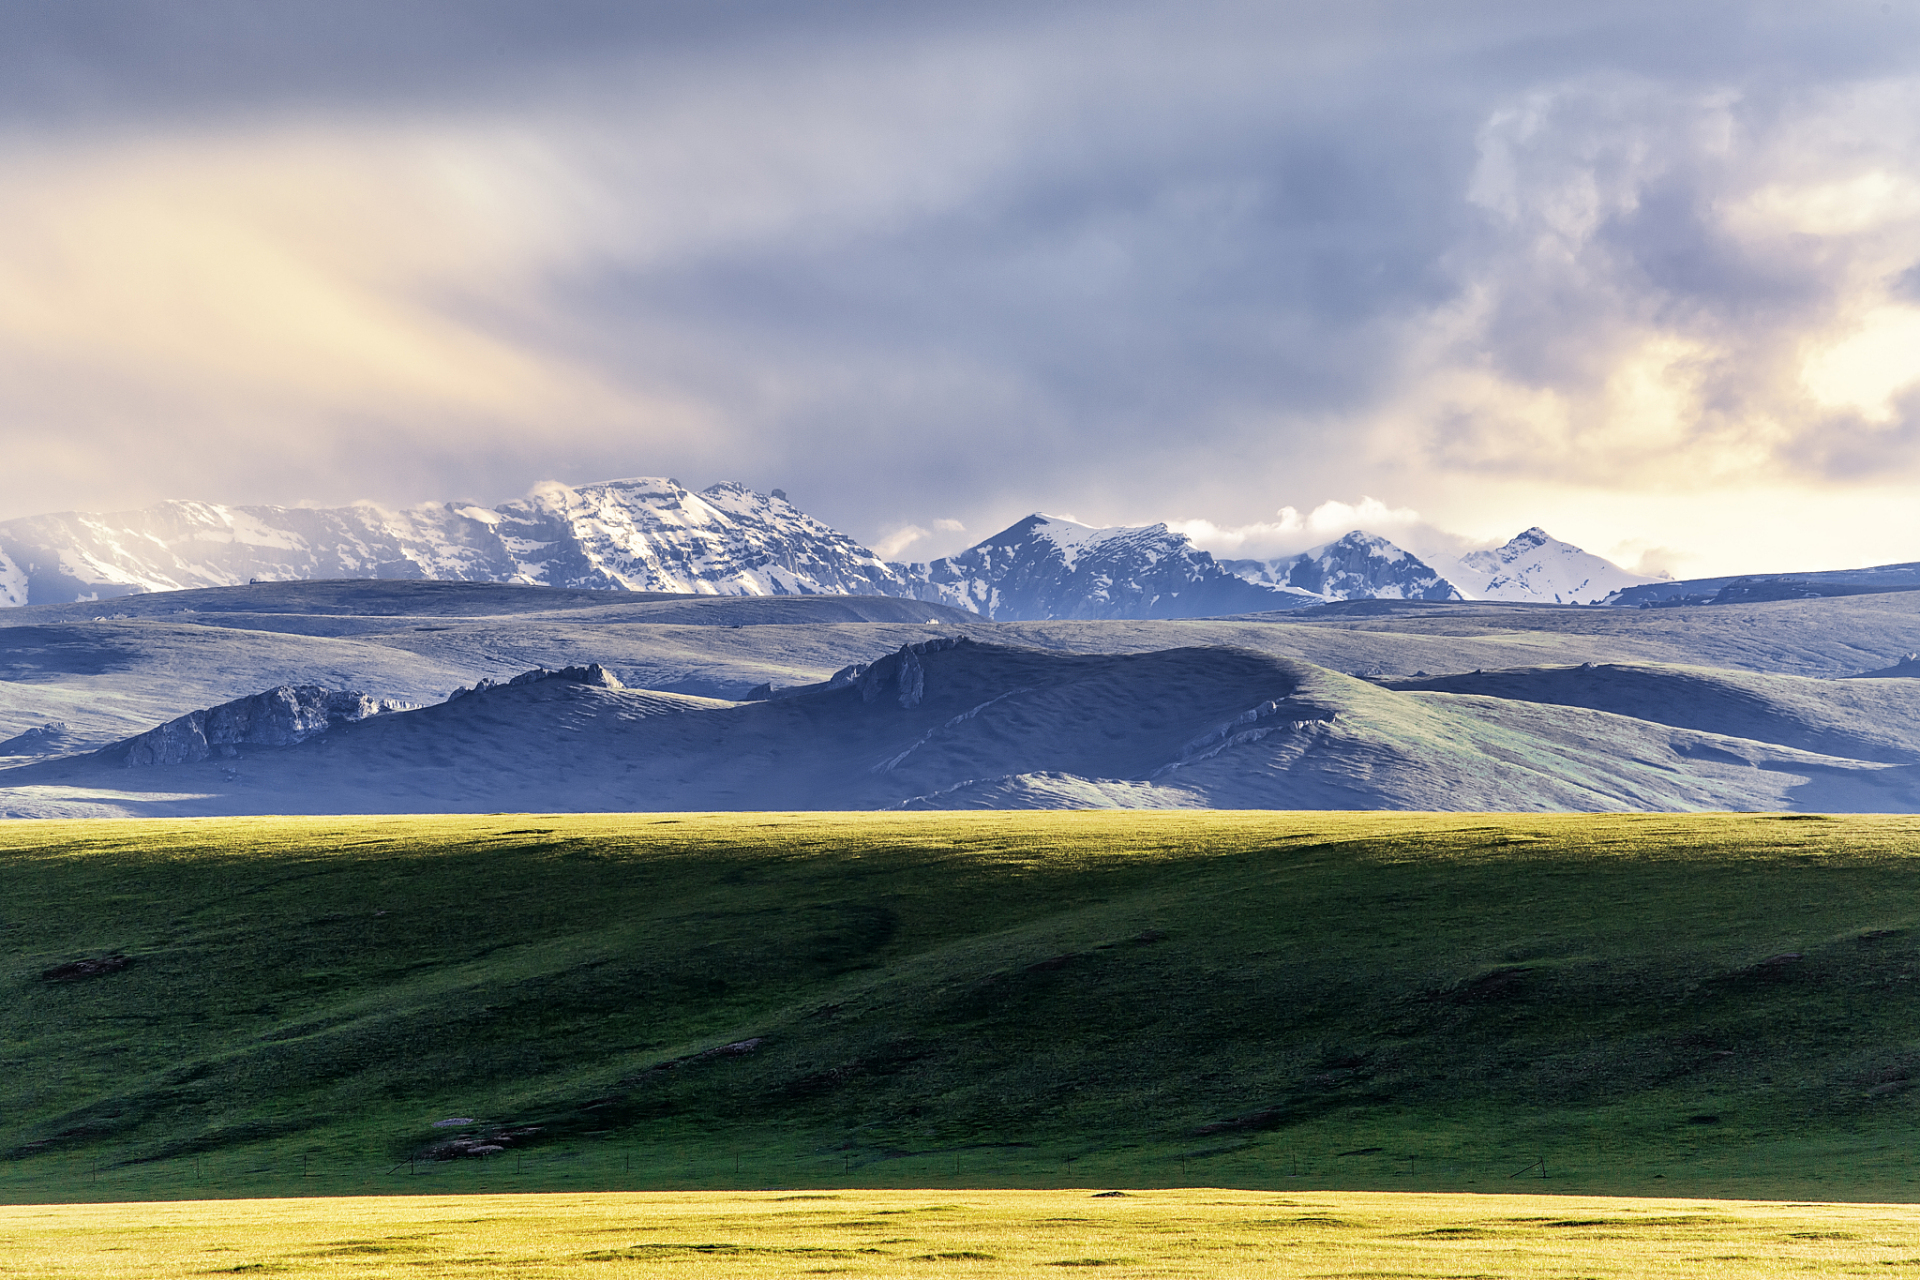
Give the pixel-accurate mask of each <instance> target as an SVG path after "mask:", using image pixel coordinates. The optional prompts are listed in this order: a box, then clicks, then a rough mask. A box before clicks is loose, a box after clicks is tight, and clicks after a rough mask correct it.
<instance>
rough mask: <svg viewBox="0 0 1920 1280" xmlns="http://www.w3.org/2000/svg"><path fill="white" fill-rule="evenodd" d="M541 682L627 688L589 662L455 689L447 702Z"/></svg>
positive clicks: (541, 669) (530, 672)
mask: <svg viewBox="0 0 1920 1280" xmlns="http://www.w3.org/2000/svg"><path fill="white" fill-rule="evenodd" d="M541 680H563V681H565V682H566V683H568V684H587V685H592V686H593V687H594V688H596V689H624V688H626V687H627V686H625V685H623V684H621V683H620V680H619V678H618V677H617V676H615V675H614V674H613V672H611V671H609V670H607V669H606V668H605V667H603V666H601V665H600V664H599V663H597V662H589V663H588V664H587V665H586V666H584V667H561V668H560V669H559V670H558V671H549V670H547V669H546V668H545V667H535V668H534V669H533V670H531V671H523V672H521V673H520V674H519V675H517V676H515V677H513V678H512V679H511V680H482V681H480V682H478V683H477V684H475V685H473V686H472V687H471V688H460V689H455V690H454V691H453V692H452V693H450V694H448V695H447V701H448V702H452V701H453V700H454V699H455V698H464V697H466V696H467V695H468V694H472V693H485V692H486V691H487V690H489V689H511V688H513V687H514V686H515V685H522V684H534V683H537V682H538V681H541Z"/></svg>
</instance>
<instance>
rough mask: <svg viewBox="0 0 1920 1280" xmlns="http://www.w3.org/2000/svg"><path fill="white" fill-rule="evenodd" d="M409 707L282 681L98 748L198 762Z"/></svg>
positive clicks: (129, 756)
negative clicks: (243, 748)
mask: <svg viewBox="0 0 1920 1280" xmlns="http://www.w3.org/2000/svg"><path fill="white" fill-rule="evenodd" d="M407 709H408V706H407V704H406V703H403V702H391V701H388V700H387V699H384V698H374V697H369V696H368V695H367V694H364V693H356V692H353V691H351V690H346V689H323V688H321V687H320V686H318V685H311V684H302V685H291V684H283V685H281V686H280V687H279V688H277V689H268V690H267V691H266V692H265V693H256V694H253V695H252V696H250V697H246V698H236V699H234V700H233V701H232V702H224V703H221V704H220V705H219V706H217V707H209V708H208V709H207V710H205V711H189V712H188V713H187V714H186V715H184V716H181V717H180V718H179V719H177V720H169V721H167V722H166V723H165V724H163V725H161V726H160V727H159V728H157V729H149V730H147V731H146V732H145V733H143V734H140V735H139V736H138V737H133V738H128V739H127V740H126V741H124V742H117V743H115V744H114V745H112V746H110V747H106V748H104V749H103V750H101V752H100V753H99V754H100V755H101V756H102V757H103V758H106V759H119V760H121V761H122V762H124V763H125V764H126V765H127V766H128V767H129V768H134V767H138V766H141V765H156V764H195V763H198V762H199V761H201V760H209V759H213V758H216V757H219V758H231V757H233V756H237V755H239V754H240V748H241V747H291V746H293V745H295V744H296V743H301V742H305V741H306V740H307V739H308V738H312V737H317V736H318V735H320V734H323V733H325V732H326V731H327V730H329V729H331V728H333V727H334V726H336V725H341V724H348V723H351V722H352V721H355V720H365V719H367V718H368V717H369V716H377V715H383V714H385V713H387V712H391V711H405V710H407Z"/></svg>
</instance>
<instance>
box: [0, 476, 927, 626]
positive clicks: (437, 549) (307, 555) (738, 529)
mask: <svg viewBox="0 0 1920 1280" xmlns="http://www.w3.org/2000/svg"><path fill="white" fill-rule="evenodd" d="M250 578H286V579H309V578H438V579H450V580H455V581H466V582H524V583H529V584H534V585H541V586H554V587H576V588H593V589H602V590H622V589H624V590H631V591H673V592H693V593H698V594H705V595H713V594H719V595H887V596H910V595H912V594H914V592H913V588H912V586H911V584H909V582H908V581H907V579H906V578H905V577H904V576H903V574H902V573H901V572H900V569H899V568H898V567H897V566H893V565H889V564H887V563H886V562H885V561H883V560H882V559H881V558H880V557H879V556H878V555H876V554H875V553H874V552H872V551H870V550H868V549H867V548H866V547H863V546H861V545H860V544H859V543H857V542H855V541H854V540H853V539H852V538H849V537H848V536H846V535H845V534H843V533H840V532H839V531H838V530H835V529H833V528H830V527H829V526H827V525H825V524H823V523H821V522H820V521H819V520H816V519H814V518H813V517H812V516H809V515H807V514H806V513H805V512H803V511H801V510H799V509H798V508H797V507H795V506H793V505H792V504H791V503H790V502H788V501H787V499H786V495H785V494H783V493H781V492H780V491H779V490H778V489H776V490H774V491H773V493H772V494H771V495H764V494H759V493H755V492H754V491H753V490H751V489H748V488H747V487H746V486H744V485H739V484H717V485H714V486H712V487H711V488H708V489H706V490H703V491H702V492H700V493H693V492H691V491H689V490H688V489H686V488H685V487H683V486H682V485H680V484H679V483H678V482H676V481H673V480H664V479H632V480H609V481H605V482H602V483H598V484H586V485H578V486H568V485H563V484H555V483H546V484H541V485H538V486H536V487H535V488H534V490H533V492H531V493H530V494H529V495H528V496H527V497H525V498H522V499H520V500H518V501H515V502H507V503H502V504H501V505H500V506H498V507H491V508H489V507H481V506H475V505H470V504H458V503H441V504H432V505H426V506H420V507H413V508H410V509H408V510H406V511H397V512H396V511H387V510H383V509H381V508H379V507H375V506H372V505H368V504H361V505H355V506H350V507H334V508H302V507H291V508H289V507H268V506H259V507H226V506H218V505H215V504H212V503H204V502H165V503H161V504H160V505H158V506H154V507H148V508H145V509H143V510H139V511H126V512H116V513H112V514H83V513H66V514H62V515H48V516H32V517H28V518H25V519H19V520H9V521H4V522H0V604H9V605H24V604H52V603H62V602H66V601H72V600H99V599H107V598H110V597H113V596H122V595H128V594H132V593H135V592H142V591H172V590H178V589H181V588H187V587H214V586H233V585H237V584H239V583H244V582H246V581H247V580H249V579H250Z"/></svg>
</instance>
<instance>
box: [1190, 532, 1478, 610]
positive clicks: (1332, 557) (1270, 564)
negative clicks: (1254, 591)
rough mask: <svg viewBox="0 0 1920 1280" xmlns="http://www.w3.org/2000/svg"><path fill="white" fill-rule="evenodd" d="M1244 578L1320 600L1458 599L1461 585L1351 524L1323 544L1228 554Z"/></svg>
mask: <svg viewBox="0 0 1920 1280" xmlns="http://www.w3.org/2000/svg"><path fill="white" fill-rule="evenodd" d="M1223 567H1224V568H1226V569H1228V570H1230V571H1231V572H1233V573H1236V574H1238V575H1239V576H1240V577H1242V578H1244V579H1246V580H1247V581H1249V582H1255V583H1260V584H1263V585H1266V586H1272V587H1278V588H1291V589H1292V590H1295V591H1303V592H1309V593H1311V594H1312V595H1314V596H1317V597H1319V598H1320V599H1322V600H1459V599H1462V598H1464V597H1463V595H1462V593H1461V592H1460V590H1459V589H1458V588H1457V587H1455V586H1454V584H1453V583H1452V582H1449V581H1448V580H1447V579H1446V578H1445V577H1442V576H1441V575H1440V574H1439V573H1438V572H1437V571H1435V570H1434V569H1433V567H1432V566H1430V565H1428V564H1427V563H1426V562H1424V561H1423V560H1421V559H1420V558H1419V557H1418V556H1416V555H1414V554H1413V553H1412V552H1410V551H1406V550H1403V549H1402V548H1400V547H1396V546H1394V545H1393V544H1392V543H1391V542H1388V541H1387V540H1386V539H1385V538H1382V537H1380V536H1379V535H1378V534H1372V533H1367V532H1366V531H1365V530H1362V529H1355V530H1354V531H1353V532H1352V533H1349V534H1347V535H1346V536H1345V537H1342V538H1340V539H1338V540H1336V541H1333V542H1329V543H1327V544H1326V545H1325V546H1320V547H1315V548H1313V549H1312V550H1310V551H1303V552H1301V553H1300V554H1299V555H1294V556H1282V557H1280V558H1279V559H1276V560H1228V561H1225V562H1223Z"/></svg>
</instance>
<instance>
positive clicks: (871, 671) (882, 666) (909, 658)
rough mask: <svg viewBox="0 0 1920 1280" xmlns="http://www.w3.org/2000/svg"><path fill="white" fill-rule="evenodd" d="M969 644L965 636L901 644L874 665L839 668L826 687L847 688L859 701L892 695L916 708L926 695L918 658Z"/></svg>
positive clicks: (923, 670) (904, 703)
mask: <svg viewBox="0 0 1920 1280" xmlns="http://www.w3.org/2000/svg"><path fill="white" fill-rule="evenodd" d="M972 643H973V641H972V640H971V639H969V638H968V637H966V636H943V637H941V638H940V639H937V640H922V641H921V642H920V643H919V644H903V645H901V646H900V650H899V652H898V653H890V654H888V655H887V656H886V657H884V658H881V659H879V660H878V661H876V662H872V663H866V662H857V663H855V664H854V665H852V666H850V667H843V668H841V669H840V670H838V671H836V672H834V673H833V678H832V679H831V680H828V681H827V685H826V687H827V688H829V689H838V688H843V687H845V686H848V685H851V686H853V687H854V688H856V689H858V690H859V691H860V701H862V702H878V701H879V700H880V699H881V698H884V697H887V696H888V695H892V697H893V699H894V701H896V702H898V703H899V704H900V705H901V706H903V707H917V706H919V705H920V700H921V699H922V698H923V697H925V696H926V692H927V669H926V667H925V666H924V665H922V663H921V661H920V659H921V658H922V657H923V656H924V655H926V654H929V653H939V652H941V651H943V650H946V649H957V648H959V647H960V646H961V645H965V644H972Z"/></svg>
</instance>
